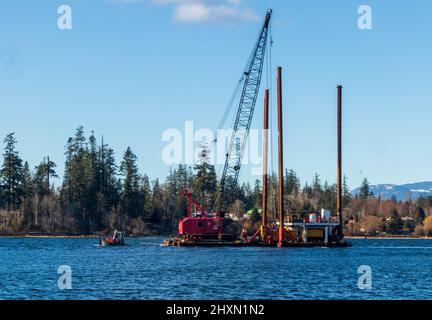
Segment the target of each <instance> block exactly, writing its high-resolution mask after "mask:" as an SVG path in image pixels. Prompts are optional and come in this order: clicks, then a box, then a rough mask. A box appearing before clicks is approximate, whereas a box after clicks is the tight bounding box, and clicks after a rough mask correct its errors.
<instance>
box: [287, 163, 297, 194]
mask: <svg viewBox="0 0 432 320" xmlns="http://www.w3.org/2000/svg"><path fill="white" fill-rule="evenodd" d="M285 191H286V193H287V194H288V195H297V194H298V192H299V191H300V179H299V178H298V176H297V174H296V173H295V171H294V170H292V169H290V170H286V172H285Z"/></svg>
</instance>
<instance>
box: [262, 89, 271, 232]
mask: <svg viewBox="0 0 432 320" xmlns="http://www.w3.org/2000/svg"><path fill="white" fill-rule="evenodd" d="M268 112H269V89H266V90H265V92H264V132H263V177H262V180H263V181H262V183H263V198H262V226H263V228H265V227H266V225H267V174H268V173H267V170H268V128H269V121H268Z"/></svg>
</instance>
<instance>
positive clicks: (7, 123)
mask: <svg viewBox="0 0 432 320" xmlns="http://www.w3.org/2000/svg"><path fill="white" fill-rule="evenodd" d="M62 4H67V5H70V6H71V8H72V10H73V11H72V18H73V28H72V30H59V29H58V28H57V19H58V17H59V15H58V14H57V8H58V7H59V6H60V5H62ZM363 4H367V5H369V6H370V7H371V8H372V14H373V16H372V17H373V29H372V30H367V31H364V30H363V31H362V30H360V29H358V28H357V19H358V14H357V8H358V7H359V6H360V5H363ZM267 7H272V8H273V9H274V15H273V25H272V30H273V31H272V32H273V38H274V46H273V56H272V62H273V70H272V71H274V69H275V67H276V65H281V66H283V68H284V107H285V114H284V122H285V166H286V167H289V168H293V169H294V170H296V171H297V172H298V174H299V175H300V177H301V179H302V182H305V181H306V180H311V178H312V176H313V174H314V172H318V173H319V174H320V175H321V177H322V179H323V180H329V181H334V180H335V175H336V166H335V164H336V139H335V138H336V137H335V134H336V113H335V111H336V86H337V85H338V84H342V85H343V86H344V142H343V146H344V173H345V174H346V175H347V176H348V178H349V185H350V187H351V188H355V187H357V186H358V185H359V184H360V182H361V180H362V179H363V178H364V177H367V178H368V179H369V181H370V182H371V183H373V184H375V183H406V182H414V181H423V180H432V173H431V172H430V170H429V167H430V165H429V163H430V159H431V158H432V148H430V147H429V144H430V136H431V133H430V131H431V129H430V121H431V120H430V119H431V116H432V108H431V107H432V90H431V89H432V88H431V80H430V75H431V74H432V62H431V57H432V44H431V41H430V31H431V30H432V20H431V19H430V15H431V12H432V3H431V2H430V1H420V0H417V1H410V2H403V1H397V2H396V1H393V2H391V1H372V0H365V1H353V0H330V1H305V0H298V1H294V0H291V1H283V0H280V1H276V0H272V1H270V0H266V1H264V0H213V1H211V0H141V1H140V0H92V1H90V0H87V1H85V0H76V1H71V0H70V1H66V0H63V1H53V0H47V1H8V2H6V1H3V2H1V4H0V38H1V41H0V101H1V107H0V108H1V120H2V121H1V126H0V136H1V137H4V136H5V135H6V134H7V133H9V132H12V131H14V132H16V137H17V139H18V142H19V144H18V149H19V151H20V154H21V156H22V157H23V158H24V159H26V160H28V161H29V162H30V164H31V165H32V166H34V165H36V164H37V163H38V162H39V161H40V160H41V159H42V158H43V157H44V156H46V155H50V157H51V159H53V161H55V162H56V163H57V164H58V166H59V168H58V171H59V172H62V171H63V163H64V155H63V152H64V145H65V143H66V140H67V138H68V137H69V136H71V135H73V133H74V131H75V128H76V127H77V126H78V125H83V126H84V127H85V129H86V132H87V133H89V131H90V130H94V131H95V134H96V135H97V136H98V137H100V136H101V135H102V134H103V135H104V137H105V141H106V142H107V143H109V144H110V145H111V146H113V148H114V149H115V151H116V154H117V160H118V161H119V160H120V158H121V155H122V153H123V151H124V150H125V149H126V148H127V146H131V148H132V149H133V150H134V151H135V153H136V154H137V155H138V158H139V161H140V162H139V165H140V170H141V171H142V172H145V173H147V174H148V175H149V176H150V177H151V178H153V179H154V178H157V177H158V178H164V177H165V176H166V174H167V172H168V169H169V168H168V166H167V165H165V164H163V162H162V159H161V153H162V149H163V147H164V145H165V144H164V143H163V142H162V141H161V136H162V133H163V131H164V130H166V129H168V128H178V129H179V130H183V127H184V122H185V121H186V120H193V121H194V126H195V127H196V128H210V129H215V127H216V126H217V123H218V122H219V119H220V118H221V117H222V113H223V112H224V110H225V107H226V105H227V103H228V100H229V98H230V96H231V94H232V91H233V89H234V87H235V85H236V82H237V80H238V78H239V76H240V74H241V72H242V70H243V67H244V65H245V63H246V60H247V58H248V56H249V54H250V50H251V49H252V45H253V43H254V41H255V39H256V37H257V33H258V30H259V28H260V26H261V23H262V22H261V20H262V18H263V16H264V14H265V11H266V8H267ZM273 73H274V72H273ZM264 83H265V82H264ZM263 88H264V86H262V89H263ZM261 91H262V90H261ZM261 101H262V93H260V96H259V104H258V107H257V112H256V114H255V117H254V121H253V126H254V127H255V128H261V123H262V114H261ZM274 123H275V124H276V122H274ZM245 172H246V174H245ZM247 172H248V170H247V169H246V170H244V172H243V173H242V176H241V178H242V179H243V180H251V178H250V176H248V174H247Z"/></svg>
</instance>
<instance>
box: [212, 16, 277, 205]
mask: <svg viewBox="0 0 432 320" xmlns="http://www.w3.org/2000/svg"><path fill="white" fill-rule="evenodd" d="M271 15H272V10H271V9H269V10H267V13H266V17H265V20H264V24H263V26H262V28H261V31H260V33H259V36H258V40H257V42H256V44H255V46H254V48H253V51H252V54H251V56H250V59H249V61H248V64H247V66H246V69H245V71H244V75H243V89H242V92H241V96H240V100H239V105H238V108H237V114H236V118H235V121H234V127H233V134H232V136H231V140H230V144H229V147H228V152H227V154H226V160H225V166H224V169H223V174H222V178H221V190H220V192H221V193H220V200H221V202H220V205H221V206H222V210H225V209H226V205H227V192H230V191H229V190H234V188H235V186H236V185H237V181H238V176H239V172H240V167H241V162H242V158H243V153H244V150H245V146H246V142H247V138H248V135H249V130H250V126H251V122H252V118H253V114H254V110H255V105H256V101H257V96H258V92H259V88H260V84H261V77H262V72H263V67H264V57H265V51H266V47H267V39H268V31H269V26H270V19H271Z"/></svg>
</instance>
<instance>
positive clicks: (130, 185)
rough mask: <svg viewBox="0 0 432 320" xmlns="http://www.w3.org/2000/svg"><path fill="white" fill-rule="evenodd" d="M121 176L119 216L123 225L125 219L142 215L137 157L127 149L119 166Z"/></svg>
mask: <svg viewBox="0 0 432 320" xmlns="http://www.w3.org/2000/svg"><path fill="white" fill-rule="evenodd" d="M120 175H121V176H122V194H121V198H120V214H121V221H119V224H123V222H124V221H125V218H127V217H130V218H137V217H139V216H140V214H141V213H142V210H141V208H140V203H142V201H141V199H140V181H141V179H140V175H139V173H138V166H137V156H136V155H135V154H134V153H133V152H132V150H131V148H130V147H128V148H127V150H126V152H125V153H124V156H123V160H122V162H121V165H120Z"/></svg>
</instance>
